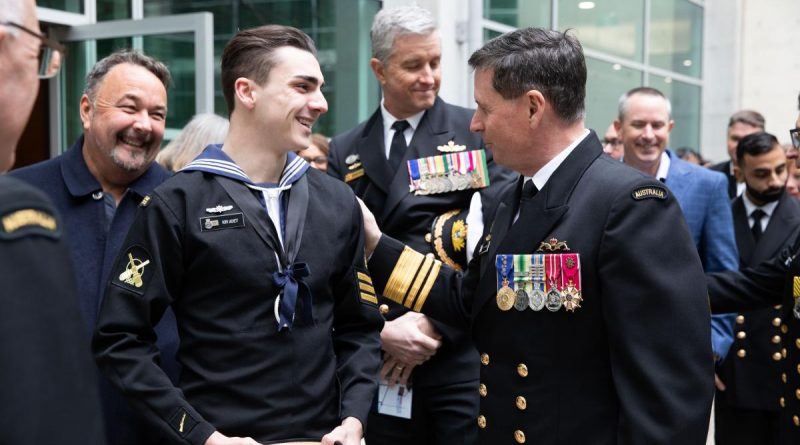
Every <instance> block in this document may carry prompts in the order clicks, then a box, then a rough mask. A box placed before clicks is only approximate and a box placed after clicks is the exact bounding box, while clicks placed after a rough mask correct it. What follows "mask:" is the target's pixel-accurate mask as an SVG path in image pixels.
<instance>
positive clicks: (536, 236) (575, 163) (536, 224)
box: [473, 131, 603, 316]
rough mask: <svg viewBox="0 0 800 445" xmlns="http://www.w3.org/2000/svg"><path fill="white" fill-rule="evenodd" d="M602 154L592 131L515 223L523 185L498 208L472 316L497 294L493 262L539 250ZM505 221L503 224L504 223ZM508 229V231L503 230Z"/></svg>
mask: <svg viewBox="0 0 800 445" xmlns="http://www.w3.org/2000/svg"><path fill="white" fill-rule="evenodd" d="M602 153H603V147H602V146H601V145H600V141H599V140H598V139H597V135H596V134H595V133H594V131H592V132H591V133H590V134H589V135H588V136H586V138H585V139H584V140H583V142H581V143H580V144H579V145H578V146H577V147H575V150H573V152H572V153H570V155H569V156H567V158H566V159H565V160H564V162H562V163H561V165H560V166H559V167H558V168H557V169H556V171H555V172H553V175H552V176H550V179H549V180H548V181H547V184H545V186H544V188H542V190H540V191H539V193H538V194H537V195H536V197H534V198H533V200H531V201H530V202H529V203H528V205H527V206H525V208H524V209H522V211H521V212H520V214H519V218H517V220H516V221H514V222H513V224H512V223H511V221H513V218H514V215H515V214H516V212H517V208H518V203H519V195H520V189H521V182H518V183H517V188H516V189H515V193H514V196H513V197H512V198H511V199H510V200H505V201H504V204H505V205H501V207H498V211H497V219H496V220H495V225H497V227H496V228H495V229H493V230H494V231H495V232H496V235H495V234H493V235H492V241H493V242H494V246H493V247H492V248H490V249H489V252H488V253H489V255H488V256H487V257H486V258H485V259H483V261H484V264H483V267H482V268H481V279H480V283H481V284H480V287H479V289H478V292H477V293H476V301H475V306H474V307H473V316H474V314H477V313H478V312H479V311H480V309H481V308H482V307H483V305H484V304H486V301H487V300H489V297H491V296H493V295H494V294H495V289H496V287H495V286H496V284H497V283H496V282H497V280H496V279H495V278H494V275H495V269H494V267H488V265H489V264H491V265H494V258H495V256H496V255H497V254H498V253H499V254H530V253H533V252H535V251H536V249H538V247H539V244H540V243H541V242H542V241H543V240H544V239H545V237H547V235H548V234H549V233H550V232H552V230H553V228H554V227H555V226H556V224H557V223H558V222H559V220H561V217H562V216H563V215H564V213H566V211H567V210H568V209H569V206H568V205H567V203H568V202H569V199H570V196H571V195H572V191H573V190H574V189H575V186H576V185H577V184H578V181H580V179H581V177H582V176H583V173H584V172H585V171H586V169H587V168H588V167H589V166H590V165H591V164H592V163H593V162H594V161H595V160H596V159H597V158H598V157H599V156H600V155H601V154H602ZM501 219H502V220H501ZM506 227H508V229H507V230H504V229H505V228H506Z"/></svg>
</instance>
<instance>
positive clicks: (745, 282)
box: [706, 237, 800, 313]
mask: <svg viewBox="0 0 800 445" xmlns="http://www.w3.org/2000/svg"><path fill="white" fill-rule="evenodd" d="M798 244H800V237H798V238H797V239H796V240H795V242H794V247H793V248H791V249H789V248H787V249H784V250H783V251H782V252H781V253H780V254H779V255H778V256H776V257H775V258H773V259H771V260H769V261H766V262H764V263H761V264H759V265H757V266H756V267H754V268H746V269H742V270H741V271H736V270H727V271H723V272H715V273H710V274H708V275H707V276H706V279H707V284H708V296H709V299H710V300H711V310H712V311H713V312H714V313H720V312H735V311H747V310H752V309H759V308H764V307H767V306H772V305H776V304H781V298H782V296H783V295H782V293H783V291H784V288H785V286H786V277H787V274H788V272H789V264H790V263H791V262H792V261H793V260H794V258H795V256H796V255H797V249H798Z"/></svg>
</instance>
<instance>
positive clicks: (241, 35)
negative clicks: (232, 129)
mask: <svg viewBox="0 0 800 445" xmlns="http://www.w3.org/2000/svg"><path fill="white" fill-rule="evenodd" d="M284 46H290V47H293V48H297V49H301V50H303V51H308V52H310V53H311V54H313V55H314V56H316V55H317V49H316V47H315V46H314V41H313V40H311V37H309V36H308V35H306V33H304V32H303V31H300V30H299V29H297V28H293V27H291V26H283V25H264V26H259V27H257V28H251V29H246V30H244V31H239V32H238V33H236V35H235V36H233V38H232V39H231V40H230V41H229V42H228V44H227V45H225V49H223V50H222V60H221V62H220V70H221V74H222V75H221V77H222V94H223V95H224V96H225V104H226V105H227V106H228V114H230V113H233V107H234V105H235V103H236V101H235V100H234V97H235V96H236V93H235V92H234V85H233V84H234V82H236V79H238V78H240V77H246V78H248V79H251V80H253V81H254V82H256V83H257V84H259V85H263V84H264V83H266V81H267V79H268V78H269V72H270V70H271V69H272V67H274V66H275V58H274V57H273V54H274V53H275V50H277V49H278V48H282V47H284Z"/></svg>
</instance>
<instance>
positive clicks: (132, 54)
mask: <svg viewBox="0 0 800 445" xmlns="http://www.w3.org/2000/svg"><path fill="white" fill-rule="evenodd" d="M123 63H128V64H131V65H136V66H141V67H142V68H144V69H146V70H147V71H150V72H151V73H153V75H154V76H156V77H158V80H160V81H161V83H162V84H164V89H168V88H169V85H170V83H171V82H172V77H171V76H170V74H169V69H168V68H167V66H166V65H164V63H163V62H160V61H158V60H156V59H155V58H153V57H150V56H148V55H146V54H144V53H142V52H141V51H138V50H135V49H130V48H125V49H120V50H117V51H114V52H113V53H111V54H109V55H108V56H106V57H103V58H102V59H101V60H99V61H98V62H97V63H95V64H94V66H93V67H92V69H91V70H89V74H87V75H86V87H84V89H83V94H85V95H86V96H88V97H89V100H90V101H91V102H92V103H94V97H95V94H96V93H97V87H98V86H99V85H100V82H101V81H102V80H103V78H104V77H106V74H108V72H109V71H111V69H112V68H114V67H115V66H117V65H121V64H123Z"/></svg>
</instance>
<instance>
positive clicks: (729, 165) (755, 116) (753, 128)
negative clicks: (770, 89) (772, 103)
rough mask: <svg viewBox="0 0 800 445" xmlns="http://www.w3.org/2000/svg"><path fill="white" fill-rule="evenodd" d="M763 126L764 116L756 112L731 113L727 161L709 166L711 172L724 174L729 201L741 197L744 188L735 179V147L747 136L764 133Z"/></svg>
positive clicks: (742, 184)
mask: <svg viewBox="0 0 800 445" xmlns="http://www.w3.org/2000/svg"><path fill="white" fill-rule="evenodd" d="M764 125H765V122H764V116H762V115H761V113H759V112H758V111H753V110H741V111H737V112H735V113H733V114H732V115H731V118H730V119H729V120H728V133H727V138H726V141H727V146H728V157H729V159H728V160H727V161H723V162H720V163H719V164H714V165H713V166H711V170H715V171H718V172H720V173H724V174H725V176H726V177H727V178H728V196H729V197H730V198H731V199H733V198H735V197H737V196H739V195H741V194H742V192H743V191H744V188H745V185H744V182H742V181H741V179H738V178H737V176H736V173H735V171H734V170H735V169H736V166H737V162H736V145H737V144H738V143H739V141H740V140H741V139H742V138H743V137H745V136H747V135H748V134H751V133H755V132H758V131H764Z"/></svg>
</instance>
